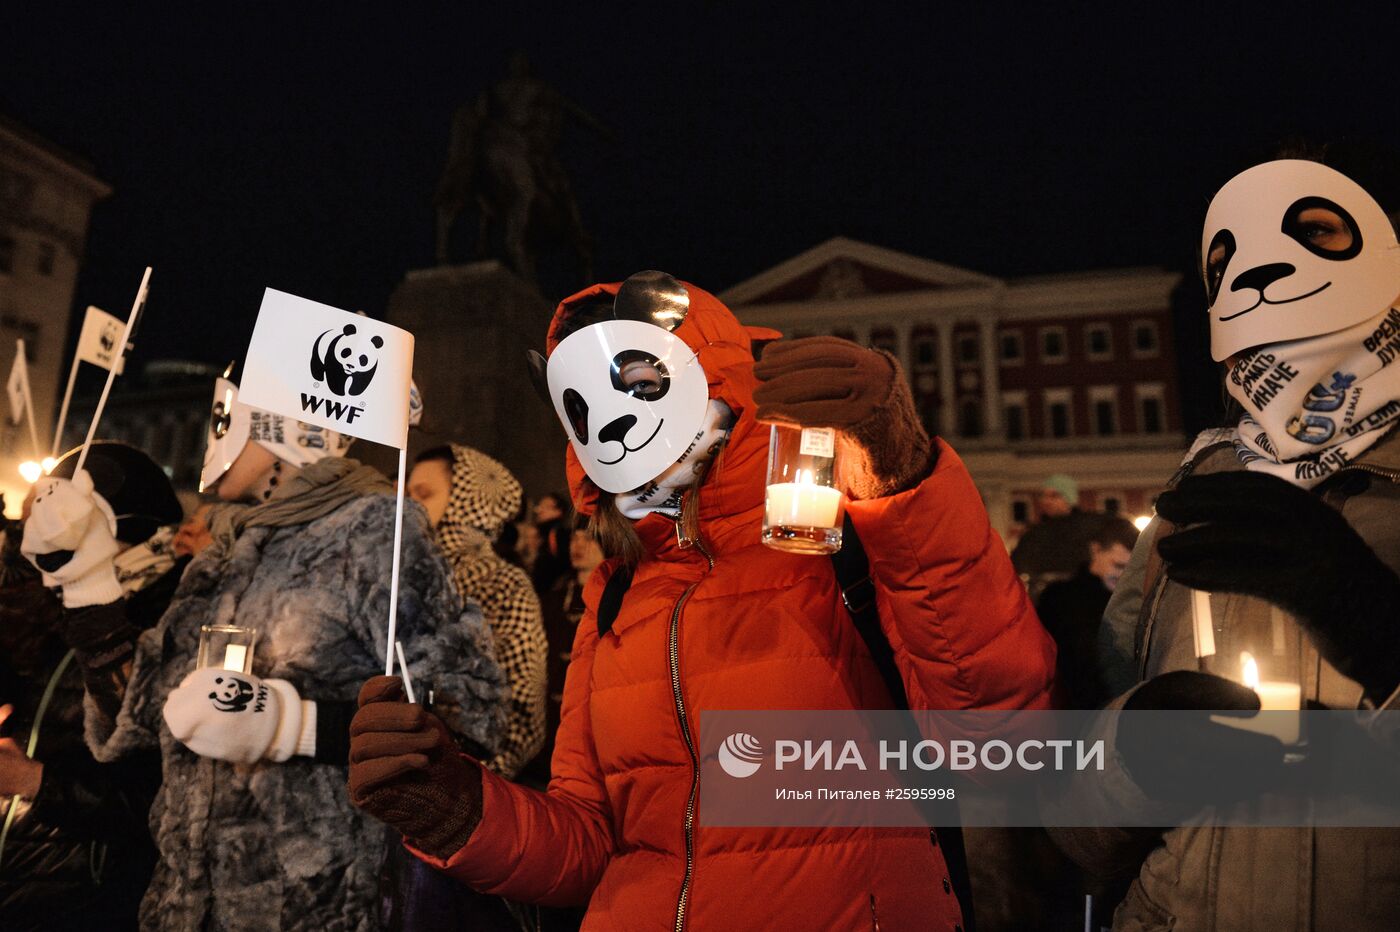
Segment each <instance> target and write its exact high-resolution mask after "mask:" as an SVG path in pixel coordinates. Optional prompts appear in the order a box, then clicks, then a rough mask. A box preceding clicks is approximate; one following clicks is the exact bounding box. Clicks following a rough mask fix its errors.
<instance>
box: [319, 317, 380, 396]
mask: <svg viewBox="0 0 1400 932" xmlns="http://www.w3.org/2000/svg"><path fill="white" fill-rule="evenodd" d="M332 333H334V334H335V336H333V337H331V338H330V340H329V342H327V340H326V337H328V336H330V335H331V334H332ZM383 346H384V338H383V337H381V336H378V335H375V336H367V335H365V334H363V333H361V332H360V331H359V330H358V329H357V328H356V326H355V325H354V324H346V325H345V326H344V327H342V328H341V329H340V331H339V332H338V333H337V332H336V331H335V329H334V328H332V329H331V330H327V331H325V332H324V333H322V334H321V335H320V336H319V337H317V338H316V343H315V345H314V346H313V347H312V349H311V377H312V378H313V379H315V380H316V381H317V382H324V383H325V384H326V387H327V388H329V389H330V390H331V392H332V393H334V394H336V395H340V396H342V397H343V396H345V395H361V394H363V393H364V391H365V389H367V388H369V383H370V382H371V381H373V380H374V373H375V370H376V369H378V368H379V350H380V349H381V348H382V347H383Z"/></svg>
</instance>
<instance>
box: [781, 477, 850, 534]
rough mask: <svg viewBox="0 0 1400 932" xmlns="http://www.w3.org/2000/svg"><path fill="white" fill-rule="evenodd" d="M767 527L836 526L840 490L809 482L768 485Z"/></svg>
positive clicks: (839, 506) (839, 504) (839, 505)
mask: <svg viewBox="0 0 1400 932" xmlns="http://www.w3.org/2000/svg"><path fill="white" fill-rule="evenodd" d="M766 507H767V518H768V524H769V526H770V527H779V526H783V527H836V526H837V525H838V524H839V522H838V521H837V518H836V515H837V513H838V512H839V511H840V508H841V491H840V490H839V489H833V488H830V487H829V486H824V485H813V484H812V483H809V482H775V483H774V484H772V485H770V486H768V495H767V502H766Z"/></svg>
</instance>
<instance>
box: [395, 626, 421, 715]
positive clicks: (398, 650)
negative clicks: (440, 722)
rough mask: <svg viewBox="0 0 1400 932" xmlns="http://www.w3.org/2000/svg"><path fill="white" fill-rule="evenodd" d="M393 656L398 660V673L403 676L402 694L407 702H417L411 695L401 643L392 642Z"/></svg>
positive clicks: (410, 684)
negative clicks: (406, 698)
mask: <svg viewBox="0 0 1400 932" xmlns="http://www.w3.org/2000/svg"><path fill="white" fill-rule="evenodd" d="M394 654H395V655H396V656H397V657H398V658H399V672H400V673H402V674H403V692H404V695H405V696H407V697H408V701H409V702H414V703H416V702H417V701H418V700H417V698H415V697H414V695H413V679H412V677H410V676H409V675H408V660H406V659H405V658H404V655H403V641H397V640H396V641H394Z"/></svg>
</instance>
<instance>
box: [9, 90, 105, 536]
mask: <svg viewBox="0 0 1400 932" xmlns="http://www.w3.org/2000/svg"><path fill="white" fill-rule="evenodd" d="M111 193H112V189H111V188H110V187H108V186H107V185H106V184H104V183H103V182H102V181H100V180H98V178H97V177H96V176H95V175H94V174H93V169H92V166H91V165H89V164H88V163H87V162H85V161H83V160H82V159H80V158H78V157H76V156H74V155H72V154H70V153H67V152H64V151H63V150H62V149H59V148H58V147H57V146H55V145H54V144H53V143H51V142H49V141H48V140H46V139H44V138H42V137H40V136H39V135H37V134H36V133H33V132H31V131H30V130H29V129H27V128H25V127H24V126H21V125H19V124H18V123H15V122H13V121H11V120H9V119H7V118H4V117H0V378H4V377H7V376H8V375H9V374H10V364H11V362H12V360H13V359H14V352H15V340H16V339H17V338H18V339H23V340H24V343H25V355H26V361H27V363H28V368H29V384H30V392H31V394H32V396H33V407H34V420H35V427H36V428H37V431H36V432H37V433H38V435H39V444H40V448H41V449H40V450H39V451H37V452H38V453H40V454H41V455H45V456H46V455H48V452H49V446H50V444H51V443H52V441H53V429H54V412H55V408H56V407H57V405H56V404H55V401H56V395H57V392H58V389H59V382H60V379H61V377H62V375H63V374H66V370H64V369H63V364H64V358H63V356H64V353H63V351H64V347H65V345H66V343H67V339H68V318H69V312H70V310H71V309H72V306H73V289H74V286H75V285H76V283H77V279H78V267H79V265H80V264H81V262H82V258H83V247H84V245H85V243H86V242H87V232H88V217H89V215H90V214H91V212H92V207H93V204H95V203H96V202H97V201H99V200H101V199H103V198H105V197H107V196H108V195H109V194H111ZM6 407H8V406H6ZM5 414H6V416H4V417H0V493H2V494H4V496H5V510H6V514H8V515H10V516H11V517H16V516H18V515H19V508H20V503H21V502H22V501H23V499H24V495H25V493H26V492H27V491H28V488H29V485H28V483H26V482H25V481H24V480H23V479H22V478H21V477H20V474H19V464H20V463H21V462H23V461H24V460H27V459H31V458H33V457H34V455H35V453H36V451H35V450H34V443H33V441H32V440H31V439H30V433H29V426H28V425H27V424H24V423H21V424H19V425H14V424H11V423H10V419H9V417H8V414H9V412H8V410H7V411H6V412H5Z"/></svg>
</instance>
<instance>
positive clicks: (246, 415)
mask: <svg viewBox="0 0 1400 932" xmlns="http://www.w3.org/2000/svg"><path fill="white" fill-rule="evenodd" d="M229 368H230V370H231V369H232V366H230V367H229ZM250 440H251V441H253V442H255V443H257V444H258V445H259V446H261V447H263V448H264V449H266V450H267V451H268V452H270V453H272V454H273V455H274V456H276V457H277V458H278V459H279V460H282V461H283V462H285V463H289V464H291V465H292V466H306V465H309V464H310V463H314V462H316V461H318V460H323V459H325V458H326V457H329V456H343V455H345V452H346V451H347V450H348V449H349V448H350V444H351V443H352V442H353V441H354V438H353V437H349V436H347V435H345V434H341V433H337V432H336V431H333V430H326V429H325V428H324V427H321V426H319V425H316V424H306V423H304V422H302V421H298V420H296V419H295V418H290V417H286V416H284V415H281V414H275V413H273V412H271V411H264V410H263V409H261V408H254V407H250V406H249V405H246V404H244V403H243V402H241V401H239V400H238V386H237V385H235V384H234V383H233V382H232V381H230V380H229V379H228V378H227V377H226V376H225V377H224V378H220V379H218V380H216V381H215V382H214V401H213V405H212V406H211V408H210V411H209V429H208V434H207V436H206V445H205V448H204V467H203V468H202V469H201V470H200V473H199V491H200V492H204V491H206V490H208V489H211V488H213V486H214V483H216V482H218V481H219V479H220V478H222V477H223V474H224V473H226V472H228V470H229V467H230V466H232V465H233V461H234V460H236V459H238V454H240V453H242V452H243V448H244V447H245V446H247V445H248V441H250Z"/></svg>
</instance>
